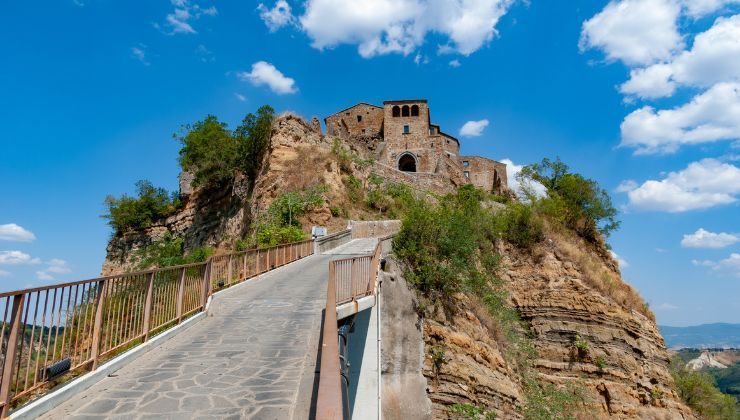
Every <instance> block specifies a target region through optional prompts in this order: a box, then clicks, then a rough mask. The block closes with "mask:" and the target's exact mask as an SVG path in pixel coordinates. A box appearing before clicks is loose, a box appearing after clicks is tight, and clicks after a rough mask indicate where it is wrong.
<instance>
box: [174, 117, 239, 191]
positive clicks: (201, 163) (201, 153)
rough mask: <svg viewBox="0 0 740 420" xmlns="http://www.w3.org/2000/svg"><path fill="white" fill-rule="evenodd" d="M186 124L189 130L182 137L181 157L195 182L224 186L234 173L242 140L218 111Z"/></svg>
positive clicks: (194, 183) (204, 185) (184, 167)
mask: <svg viewBox="0 0 740 420" xmlns="http://www.w3.org/2000/svg"><path fill="white" fill-rule="evenodd" d="M186 128H187V129H188V132H187V133H186V134H185V135H184V136H182V137H179V138H178V140H179V141H180V142H181V143H182V145H183V147H182V149H180V159H179V161H180V165H181V166H182V168H183V169H184V170H186V171H189V172H191V173H192V174H193V186H196V187H197V186H203V187H205V188H215V187H220V186H223V185H224V184H225V183H226V182H227V181H229V180H231V179H232V178H233V176H234V169H236V166H237V165H236V163H237V161H238V158H239V156H238V153H239V144H238V141H237V140H236V139H235V138H234V137H233V136H232V135H231V133H230V132H229V130H228V129H227V126H226V124H225V123H222V122H219V121H218V118H216V117H215V116H214V115H208V116H207V117H206V118H205V119H204V120H203V121H198V122H196V123H195V124H193V125H192V126H186Z"/></svg>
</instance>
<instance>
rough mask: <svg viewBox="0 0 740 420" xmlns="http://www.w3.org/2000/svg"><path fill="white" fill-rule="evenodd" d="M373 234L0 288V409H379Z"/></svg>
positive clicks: (161, 412) (205, 413) (89, 412)
mask: <svg viewBox="0 0 740 420" xmlns="http://www.w3.org/2000/svg"><path fill="white" fill-rule="evenodd" d="M378 223H381V224H382V226H385V225H386V224H385V223H383V222H378ZM379 226H380V225H379ZM393 226H394V227H395V228H396V229H397V224H395V225H393ZM379 233H384V234H386V235H387V229H384V228H381V229H376V226H375V225H371V227H370V228H368V226H367V225H358V228H355V229H354V230H345V231H341V232H338V233H335V234H333V235H329V236H327V237H324V238H319V239H317V240H316V241H302V242H298V243H293V244H286V245H280V246H277V247H272V248H265V249H253V250H247V251H242V252H236V253H231V254H226V255H219V256H214V257H211V258H210V259H209V260H208V261H206V262H203V263H196V264H188V265H182V266H176V267H166V268H161V269H156V270H149V271H143V272H137V273H127V274H121V275H117V276H109V277H103V278H97V279H91V280H83V281H78V282H71V283H65V284H58V285H51V286H46V287H40V288H35V289H27V290H20V291H14V292H7V293H3V294H0V315H2V314H4V316H5V318H4V319H3V324H2V331H1V334H2V336H1V337H2V342H0V345H1V346H2V348H1V350H2V356H3V369H2V380H1V381H0V404H2V410H3V412H2V415H3V417H6V416H9V417H10V418H48V419H52V418H80V419H82V418H85V419H94V418H110V417H118V418H173V419H174V418H178V419H182V418H211V417H218V418H221V417H229V418H255V419H291V418H292V419H303V418H318V419H347V418H379V417H380V415H379V413H380V400H379V398H380V387H379V383H380V378H379V374H380V372H379V356H380V352H379V321H378V313H377V307H376V302H377V301H378V299H379V298H378V290H379V287H378V283H379V281H378V271H379V266H380V262H381V258H382V254H383V249H384V247H385V249H386V250H387V249H389V246H390V236H380V235H379Z"/></svg>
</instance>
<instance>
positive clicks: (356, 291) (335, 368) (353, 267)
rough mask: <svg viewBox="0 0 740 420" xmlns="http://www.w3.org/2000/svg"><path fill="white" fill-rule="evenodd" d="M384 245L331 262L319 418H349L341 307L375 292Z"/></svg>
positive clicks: (322, 354) (317, 411)
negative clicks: (345, 404)
mask: <svg viewBox="0 0 740 420" xmlns="http://www.w3.org/2000/svg"><path fill="white" fill-rule="evenodd" d="M381 251H382V246H381V242H380V241H379V242H378V244H377V245H376V246H375V250H374V251H373V253H372V254H370V255H365V256H361V257H350V258H344V259H341V260H334V261H330V262H329V280H328V285H327V288H326V308H325V309H324V326H323V330H322V339H321V366H320V368H319V389H318V392H317V394H316V419H318V420H340V419H344V418H348V416H347V417H345V413H344V409H343V405H342V381H341V370H340V366H339V341H338V340H339V338H338V336H337V306H338V305H341V304H343V303H346V302H350V301H353V300H356V299H358V298H362V297H365V296H370V295H372V294H374V293H375V283H376V278H377V274H378V268H379V266H380V257H381Z"/></svg>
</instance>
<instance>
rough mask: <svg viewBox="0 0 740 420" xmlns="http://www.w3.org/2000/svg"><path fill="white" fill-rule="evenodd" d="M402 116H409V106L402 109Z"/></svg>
mask: <svg viewBox="0 0 740 420" xmlns="http://www.w3.org/2000/svg"><path fill="white" fill-rule="evenodd" d="M401 116H402V117H408V116H409V106H408V105H404V106H403V108H401Z"/></svg>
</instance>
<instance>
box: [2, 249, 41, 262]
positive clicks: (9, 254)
mask: <svg viewBox="0 0 740 420" xmlns="http://www.w3.org/2000/svg"><path fill="white" fill-rule="evenodd" d="M40 262H41V260H40V259H38V258H33V257H31V256H30V255H28V254H26V253H25V252H23V251H0V265H22V264H38V263H40Z"/></svg>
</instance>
